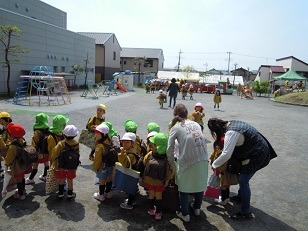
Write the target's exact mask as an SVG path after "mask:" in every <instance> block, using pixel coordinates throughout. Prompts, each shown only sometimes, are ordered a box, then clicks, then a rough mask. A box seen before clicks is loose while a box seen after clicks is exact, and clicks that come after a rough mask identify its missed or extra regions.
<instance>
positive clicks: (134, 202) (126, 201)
mask: <svg viewBox="0 0 308 231" xmlns="http://www.w3.org/2000/svg"><path fill="white" fill-rule="evenodd" d="M124 203H126V204H127V203H128V199H125V200H124ZM136 204H137V201H133V203H132V205H133V206H135V205H136Z"/></svg>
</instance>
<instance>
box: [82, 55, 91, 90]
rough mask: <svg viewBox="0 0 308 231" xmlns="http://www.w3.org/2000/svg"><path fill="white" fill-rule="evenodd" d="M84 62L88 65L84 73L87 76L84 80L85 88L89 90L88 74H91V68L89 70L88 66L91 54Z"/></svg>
mask: <svg viewBox="0 0 308 231" xmlns="http://www.w3.org/2000/svg"><path fill="white" fill-rule="evenodd" d="M83 61H85V62H86V65H85V67H84V73H85V74H86V76H85V78H84V86H85V88H86V89H87V88H88V85H87V80H88V72H89V68H88V64H89V63H90V62H89V54H88V53H87V58H86V59H84V60H83Z"/></svg>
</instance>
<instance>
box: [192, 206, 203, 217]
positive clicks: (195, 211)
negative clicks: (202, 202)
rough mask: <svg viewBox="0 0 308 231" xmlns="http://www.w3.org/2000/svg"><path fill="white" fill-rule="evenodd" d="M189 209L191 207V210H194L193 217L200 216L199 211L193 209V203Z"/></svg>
mask: <svg viewBox="0 0 308 231" xmlns="http://www.w3.org/2000/svg"><path fill="white" fill-rule="evenodd" d="M191 207H192V209H193V210H194V214H195V216H200V212H201V211H200V209H195V208H194V203H192V204H191Z"/></svg>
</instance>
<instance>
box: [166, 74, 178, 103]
mask: <svg viewBox="0 0 308 231" xmlns="http://www.w3.org/2000/svg"><path fill="white" fill-rule="evenodd" d="M168 91H169V97H170V101H169V107H171V102H172V98H173V108H174V107H175V104H176V97H177V96H178V92H179V91H180V88H179V85H178V84H177V83H176V80H175V78H172V79H171V84H170V85H169V87H168V89H167V92H168Z"/></svg>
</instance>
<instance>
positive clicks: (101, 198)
mask: <svg viewBox="0 0 308 231" xmlns="http://www.w3.org/2000/svg"><path fill="white" fill-rule="evenodd" d="M93 198H94V199H96V200H99V201H104V200H105V196H104V195H99V193H94V195H93Z"/></svg>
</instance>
